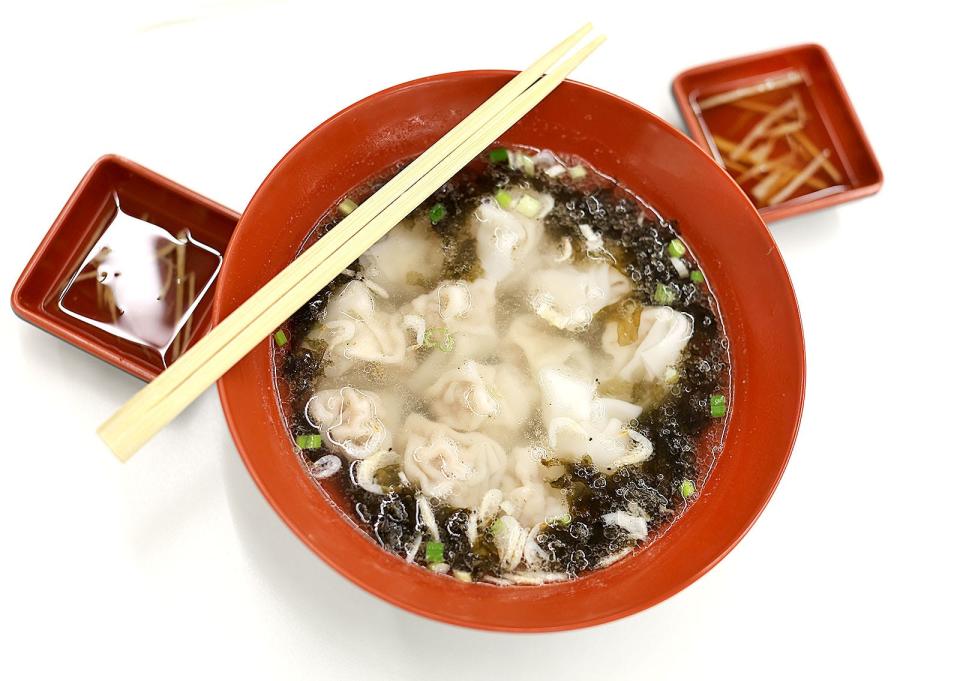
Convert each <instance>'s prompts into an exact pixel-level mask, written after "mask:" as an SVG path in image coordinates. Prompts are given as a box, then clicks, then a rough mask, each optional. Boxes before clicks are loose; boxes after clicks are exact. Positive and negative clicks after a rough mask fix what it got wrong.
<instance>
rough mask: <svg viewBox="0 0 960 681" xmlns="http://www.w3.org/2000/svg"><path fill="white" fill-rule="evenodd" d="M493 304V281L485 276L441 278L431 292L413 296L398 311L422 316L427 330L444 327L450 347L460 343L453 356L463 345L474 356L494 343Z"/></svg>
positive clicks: (461, 353) (494, 295)
mask: <svg viewBox="0 0 960 681" xmlns="http://www.w3.org/2000/svg"><path fill="white" fill-rule="evenodd" d="M496 304H497V299H496V284H495V283H494V282H492V281H490V280H489V279H477V280H476V281H469V282H468V281H463V280H458V281H443V282H441V283H440V285H439V286H437V288H435V289H434V290H433V291H430V292H429V293H424V294H423V295H421V296H417V297H416V298H414V299H413V300H412V301H410V302H409V303H408V304H407V305H405V306H404V307H403V308H402V311H403V312H404V313H405V314H414V315H418V316H420V317H423V318H424V320H425V322H426V326H427V329H428V330H430V329H446V331H447V332H449V333H450V334H452V336H453V339H454V343H453V348H452V349H453V350H456V348H457V347H458V346H460V345H463V346H464V348H461V352H460V353H459V354H458V355H457V356H464V351H465V349H466V348H469V353H470V354H471V355H476V354H477V353H478V352H480V351H481V350H482V349H483V348H489V347H493V346H495V345H496V343H497V333H496V328H495V326H494V324H495V322H496ZM434 333H436V332H434ZM433 340H434V341H435V342H437V343H439V342H441V341H442V339H441V338H434V339H433Z"/></svg>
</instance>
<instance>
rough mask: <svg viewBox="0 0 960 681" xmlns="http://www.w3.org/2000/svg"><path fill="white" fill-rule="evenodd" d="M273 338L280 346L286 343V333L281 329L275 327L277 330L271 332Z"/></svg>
mask: <svg viewBox="0 0 960 681" xmlns="http://www.w3.org/2000/svg"><path fill="white" fill-rule="evenodd" d="M273 340H275V341H276V342H277V345H279V346H280V347H281V348H282V347H283V346H284V345H286V344H287V334H285V333H284V332H283V329H277V332H276V333H275V334H273Z"/></svg>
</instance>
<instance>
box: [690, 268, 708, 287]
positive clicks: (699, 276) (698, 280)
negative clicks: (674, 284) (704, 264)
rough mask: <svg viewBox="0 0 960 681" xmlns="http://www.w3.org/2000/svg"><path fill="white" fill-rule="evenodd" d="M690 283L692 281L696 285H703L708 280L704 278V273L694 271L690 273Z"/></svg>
mask: <svg viewBox="0 0 960 681" xmlns="http://www.w3.org/2000/svg"><path fill="white" fill-rule="evenodd" d="M690 281H692V282H693V283H694V284H702V283H703V282H705V281H706V279H704V277H703V272H701V271H700V270H694V271H693V272H691V273H690Z"/></svg>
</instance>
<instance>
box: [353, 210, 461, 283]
mask: <svg viewBox="0 0 960 681" xmlns="http://www.w3.org/2000/svg"><path fill="white" fill-rule="evenodd" d="M360 266H361V268H362V270H363V277H364V278H365V279H368V280H370V281H372V282H374V283H375V284H377V285H379V286H381V287H383V288H384V289H385V290H386V291H387V292H388V293H389V294H390V297H391V298H396V299H398V300H408V299H410V298H412V297H413V296H415V295H417V294H420V293H423V291H424V290H426V289H428V288H429V287H430V286H432V285H433V284H434V282H436V280H437V278H438V276H439V274H440V271H441V269H442V268H443V249H442V246H441V243H440V237H439V236H438V235H437V233H436V232H435V231H433V229H431V228H430V223H429V221H428V220H427V219H426V218H420V219H418V220H412V219H407V220H404V221H403V222H401V223H400V224H398V225H397V226H396V227H394V228H393V229H391V230H390V231H389V232H387V235H386V236H385V237H383V238H382V239H380V241H378V242H377V243H375V244H374V245H373V246H371V247H370V248H369V249H368V250H367V252H366V253H364V254H363V255H361V256H360Z"/></svg>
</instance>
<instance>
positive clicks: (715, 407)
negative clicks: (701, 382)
mask: <svg viewBox="0 0 960 681" xmlns="http://www.w3.org/2000/svg"><path fill="white" fill-rule="evenodd" d="M726 413H727V398H726V397H724V396H723V395H711V396H710V416H712V417H713V418H715V419H719V418H722V417H723V416H724V415H725V414H726Z"/></svg>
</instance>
